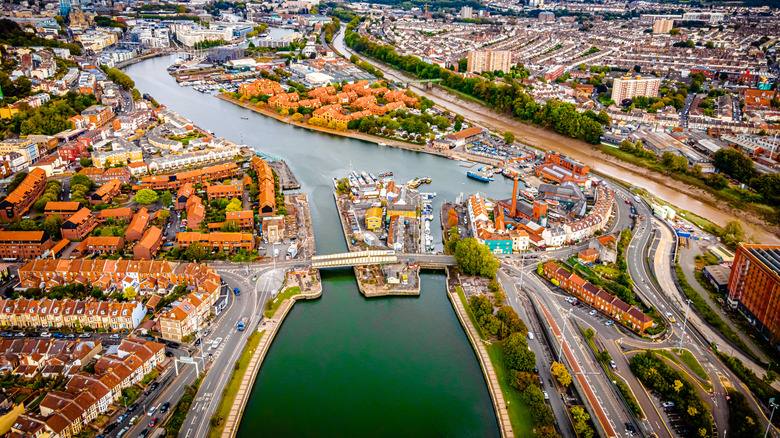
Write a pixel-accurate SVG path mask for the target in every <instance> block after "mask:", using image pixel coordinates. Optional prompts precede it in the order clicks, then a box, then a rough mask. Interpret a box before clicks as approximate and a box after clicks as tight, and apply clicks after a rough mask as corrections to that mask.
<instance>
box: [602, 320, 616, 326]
mask: <svg viewBox="0 0 780 438" xmlns="http://www.w3.org/2000/svg"><path fill="white" fill-rule="evenodd" d="M613 324H615V321H612V320H609V321H607V322H605V323H604V325H607V326H610V325H613Z"/></svg>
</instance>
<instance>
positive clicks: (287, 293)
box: [265, 286, 301, 318]
mask: <svg viewBox="0 0 780 438" xmlns="http://www.w3.org/2000/svg"><path fill="white" fill-rule="evenodd" d="M299 293H301V288H300V287H298V286H294V287H288V288H287V289H285V290H284V292H280V293H279V294H277V295H276V298H274V300H273V301H271V302H270V303H271V304H270V307H269V306H266V310H265V317H266V318H273V317H274V313H276V310H277V309H279V306H281V305H282V303H283V302H284V300H286V299H288V298H290V297H292V296H295V295H298V294H299Z"/></svg>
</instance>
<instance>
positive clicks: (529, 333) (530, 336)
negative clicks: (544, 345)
mask: <svg viewBox="0 0 780 438" xmlns="http://www.w3.org/2000/svg"><path fill="white" fill-rule="evenodd" d="M528 339H530V340H531V341H533V340H534V332H528Z"/></svg>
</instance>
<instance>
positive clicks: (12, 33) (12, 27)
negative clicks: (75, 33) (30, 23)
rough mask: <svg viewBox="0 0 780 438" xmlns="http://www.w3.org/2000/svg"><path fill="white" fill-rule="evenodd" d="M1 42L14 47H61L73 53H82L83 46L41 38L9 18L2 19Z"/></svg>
mask: <svg viewBox="0 0 780 438" xmlns="http://www.w3.org/2000/svg"><path fill="white" fill-rule="evenodd" d="M0 44H2V45H9V46H14V47H38V46H43V47H60V48H63V49H68V50H70V53H71V54H72V55H77V56H80V55H81V47H80V46H79V45H78V44H70V43H63V42H62V41H59V40H56V39H51V40H50V39H46V38H41V37H39V36H36V35H35V34H34V33H31V32H25V31H23V30H22V29H21V28H20V27H19V25H18V24H16V23H15V22H14V21H12V20H9V19H7V18H4V19H2V20H0Z"/></svg>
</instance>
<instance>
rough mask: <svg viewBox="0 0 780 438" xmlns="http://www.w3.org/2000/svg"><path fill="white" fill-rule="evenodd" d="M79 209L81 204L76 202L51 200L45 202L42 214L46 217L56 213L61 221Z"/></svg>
mask: <svg viewBox="0 0 780 438" xmlns="http://www.w3.org/2000/svg"><path fill="white" fill-rule="evenodd" d="M79 210H81V204H79V203H78V202H59V201H51V202H47V203H46V207H45V208H44V210H43V214H44V215H45V216H46V219H48V218H50V217H51V216H54V215H55V214H58V215H60V218H61V219H62V220H63V221H66V220H68V218H70V217H71V216H73V215H74V214H76V212H77V211H79Z"/></svg>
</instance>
